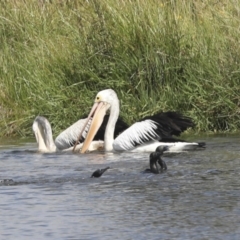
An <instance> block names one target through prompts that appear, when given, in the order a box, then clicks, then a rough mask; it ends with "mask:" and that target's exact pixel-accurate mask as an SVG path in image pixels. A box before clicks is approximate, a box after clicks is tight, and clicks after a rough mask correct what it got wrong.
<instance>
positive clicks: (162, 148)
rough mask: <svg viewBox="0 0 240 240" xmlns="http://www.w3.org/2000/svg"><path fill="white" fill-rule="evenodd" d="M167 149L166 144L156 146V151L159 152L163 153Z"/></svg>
mask: <svg viewBox="0 0 240 240" xmlns="http://www.w3.org/2000/svg"><path fill="white" fill-rule="evenodd" d="M168 150H169V147H168V146H166V145H165V146H158V147H157V148H156V152H160V153H163V152H166V151H168Z"/></svg>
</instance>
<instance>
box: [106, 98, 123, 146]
mask: <svg viewBox="0 0 240 240" xmlns="http://www.w3.org/2000/svg"><path fill="white" fill-rule="evenodd" d="M119 111H120V108H119V100H118V99H117V100H116V101H114V102H113V104H111V108H110V116H109V119H108V123H107V126H106V130H105V135H104V148H105V151H112V150H113V141H114V130H115V126H116V122H117V119H118V116H119Z"/></svg>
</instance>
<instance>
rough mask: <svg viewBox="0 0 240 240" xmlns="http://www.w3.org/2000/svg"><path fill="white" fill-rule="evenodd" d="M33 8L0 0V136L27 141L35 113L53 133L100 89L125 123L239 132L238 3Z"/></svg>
mask: <svg viewBox="0 0 240 240" xmlns="http://www.w3.org/2000/svg"><path fill="white" fill-rule="evenodd" d="M42 2H44V1H37V0H35V1H20V0H19V1H5V2H4V3H0V41H1V44H0V66H1V67H0V113H1V115H0V129H1V131H0V136H24V137H25V136H32V130H31V125H32V122H33V120H34V118H35V116H37V115H43V116H46V117H47V118H48V119H49V121H50V122H51V123H52V126H53V131H54V133H55V134H57V133H59V132H60V131H61V130H63V129H64V128H66V127H67V126H69V125H70V124H71V123H73V122H75V121H76V120H78V119H79V118H80V117H81V116H82V115H84V114H87V113H88V111H89V110H90V107H91V105H92V103H93V99H94V97H95V95H96V93H97V92H98V91H100V90H102V89H106V88H113V89H115V90H116V91H117V93H118V95H119V98H120V99H121V110H122V111H121V112H122V114H121V115H122V117H123V118H124V119H125V120H126V121H127V122H128V123H132V122H133V121H135V120H137V119H139V118H141V117H144V116H146V115H149V114H153V113H155V112H157V111H159V110H161V111H167V110H177V111H180V112H183V113H184V114H186V115H188V116H191V117H193V118H194V120H195V122H196V128H195V131H196V132H235V131H238V129H239V128H240V94H239V93H240V86H239V85H240V84H239V83H240V64H239V61H240V60H239V59H240V44H239V38H240V29H239V26H240V16H239V15H240V4H239V3H238V2H236V1H233V0H226V1H225V0H224V1H223V0H222V1H217V2H216V1H210V0H209V1H204V2H202V1H200V0H199V1H198V0H197V1H191V0H190V1H189V0H185V1H179V3H178V2H177V1H171V0H169V1H159V0H149V1H144V0H126V1H115V0H102V1H98V0H89V1H84V0H82V1H77V0H71V1H63V0H62V1H61V0H59V1H45V3H42ZM51 2H54V3H51Z"/></svg>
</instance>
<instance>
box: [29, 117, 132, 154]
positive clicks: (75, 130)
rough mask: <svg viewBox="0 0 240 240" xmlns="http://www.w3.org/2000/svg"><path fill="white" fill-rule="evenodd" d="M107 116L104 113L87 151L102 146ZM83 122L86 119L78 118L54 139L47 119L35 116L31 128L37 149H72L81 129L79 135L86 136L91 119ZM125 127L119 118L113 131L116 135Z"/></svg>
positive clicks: (42, 150) (78, 147)
mask: <svg viewBox="0 0 240 240" xmlns="http://www.w3.org/2000/svg"><path fill="white" fill-rule="evenodd" d="M108 118H109V116H108V115H106V118H105V119H104V121H103V124H102V125H101V127H100V129H99V131H98V133H97V134H96V136H95V138H94V140H95V141H93V142H92V143H91V145H90V147H89V151H94V150H97V149H100V148H103V139H104V131H105V127H106V123H107V121H108ZM85 123H86V119H80V120H78V121H77V122H75V123H74V124H73V125H71V126H70V127H68V128H67V129H66V130H64V131H63V132H62V133H60V134H59V135H58V136H57V137H56V139H55V141H54V140H53V135H52V128H51V124H50V123H49V121H48V120H47V119H46V118H45V117H43V116H37V117H36V118H35V120H34V122H33V125H32V129H33V132H34V135H35V138H36V141H37V143H38V151H39V152H42V153H47V152H49V153H50V152H59V151H72V150H73V149H74V147H75V146H74V147H73V145H74V144H75V142H76V141H78V140H77V139H78V136H79V132H80V131H81V130H82V132H81V137H82V138H83V139H84V138H85V137H86V131H87V130H88V127H89V125H90V123H91V119H89V120H88V121H87V124H85ZM127 127H128V125H127V124H126V123H125V122H124V121H122V120H121V119H120V118H119V119H118V121H117V128H116V131H115V133H114V134H115V136H117V135H118V134H119V133H120V132H122V131H123V130H125V129H126V128H127ZM81 142H82V139H80V141H79V142H78V143H79V144H77V147H76V151H80V149H81V147H82V143H81Z"/></svg>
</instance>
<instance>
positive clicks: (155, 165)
mask: <svg viewBox="0 0 240 240" xmlns="http://www.w3.org/2000/svg"><path fill="white" fill-rule="evenodd" d="M168 149H169V147H168V146H158V147H157V149H156V151H155V152H152V153H151V154H150V156H149V165H150V169H146V170H145V171H144V172H146V173H148V172H151V173H155V174H158V173H160V172H162V171H166V170H167V164H166V163H165V161H164V160H162V158H161V156H162V155H163V153H164V152H165V151H168Z"/></svg>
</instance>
